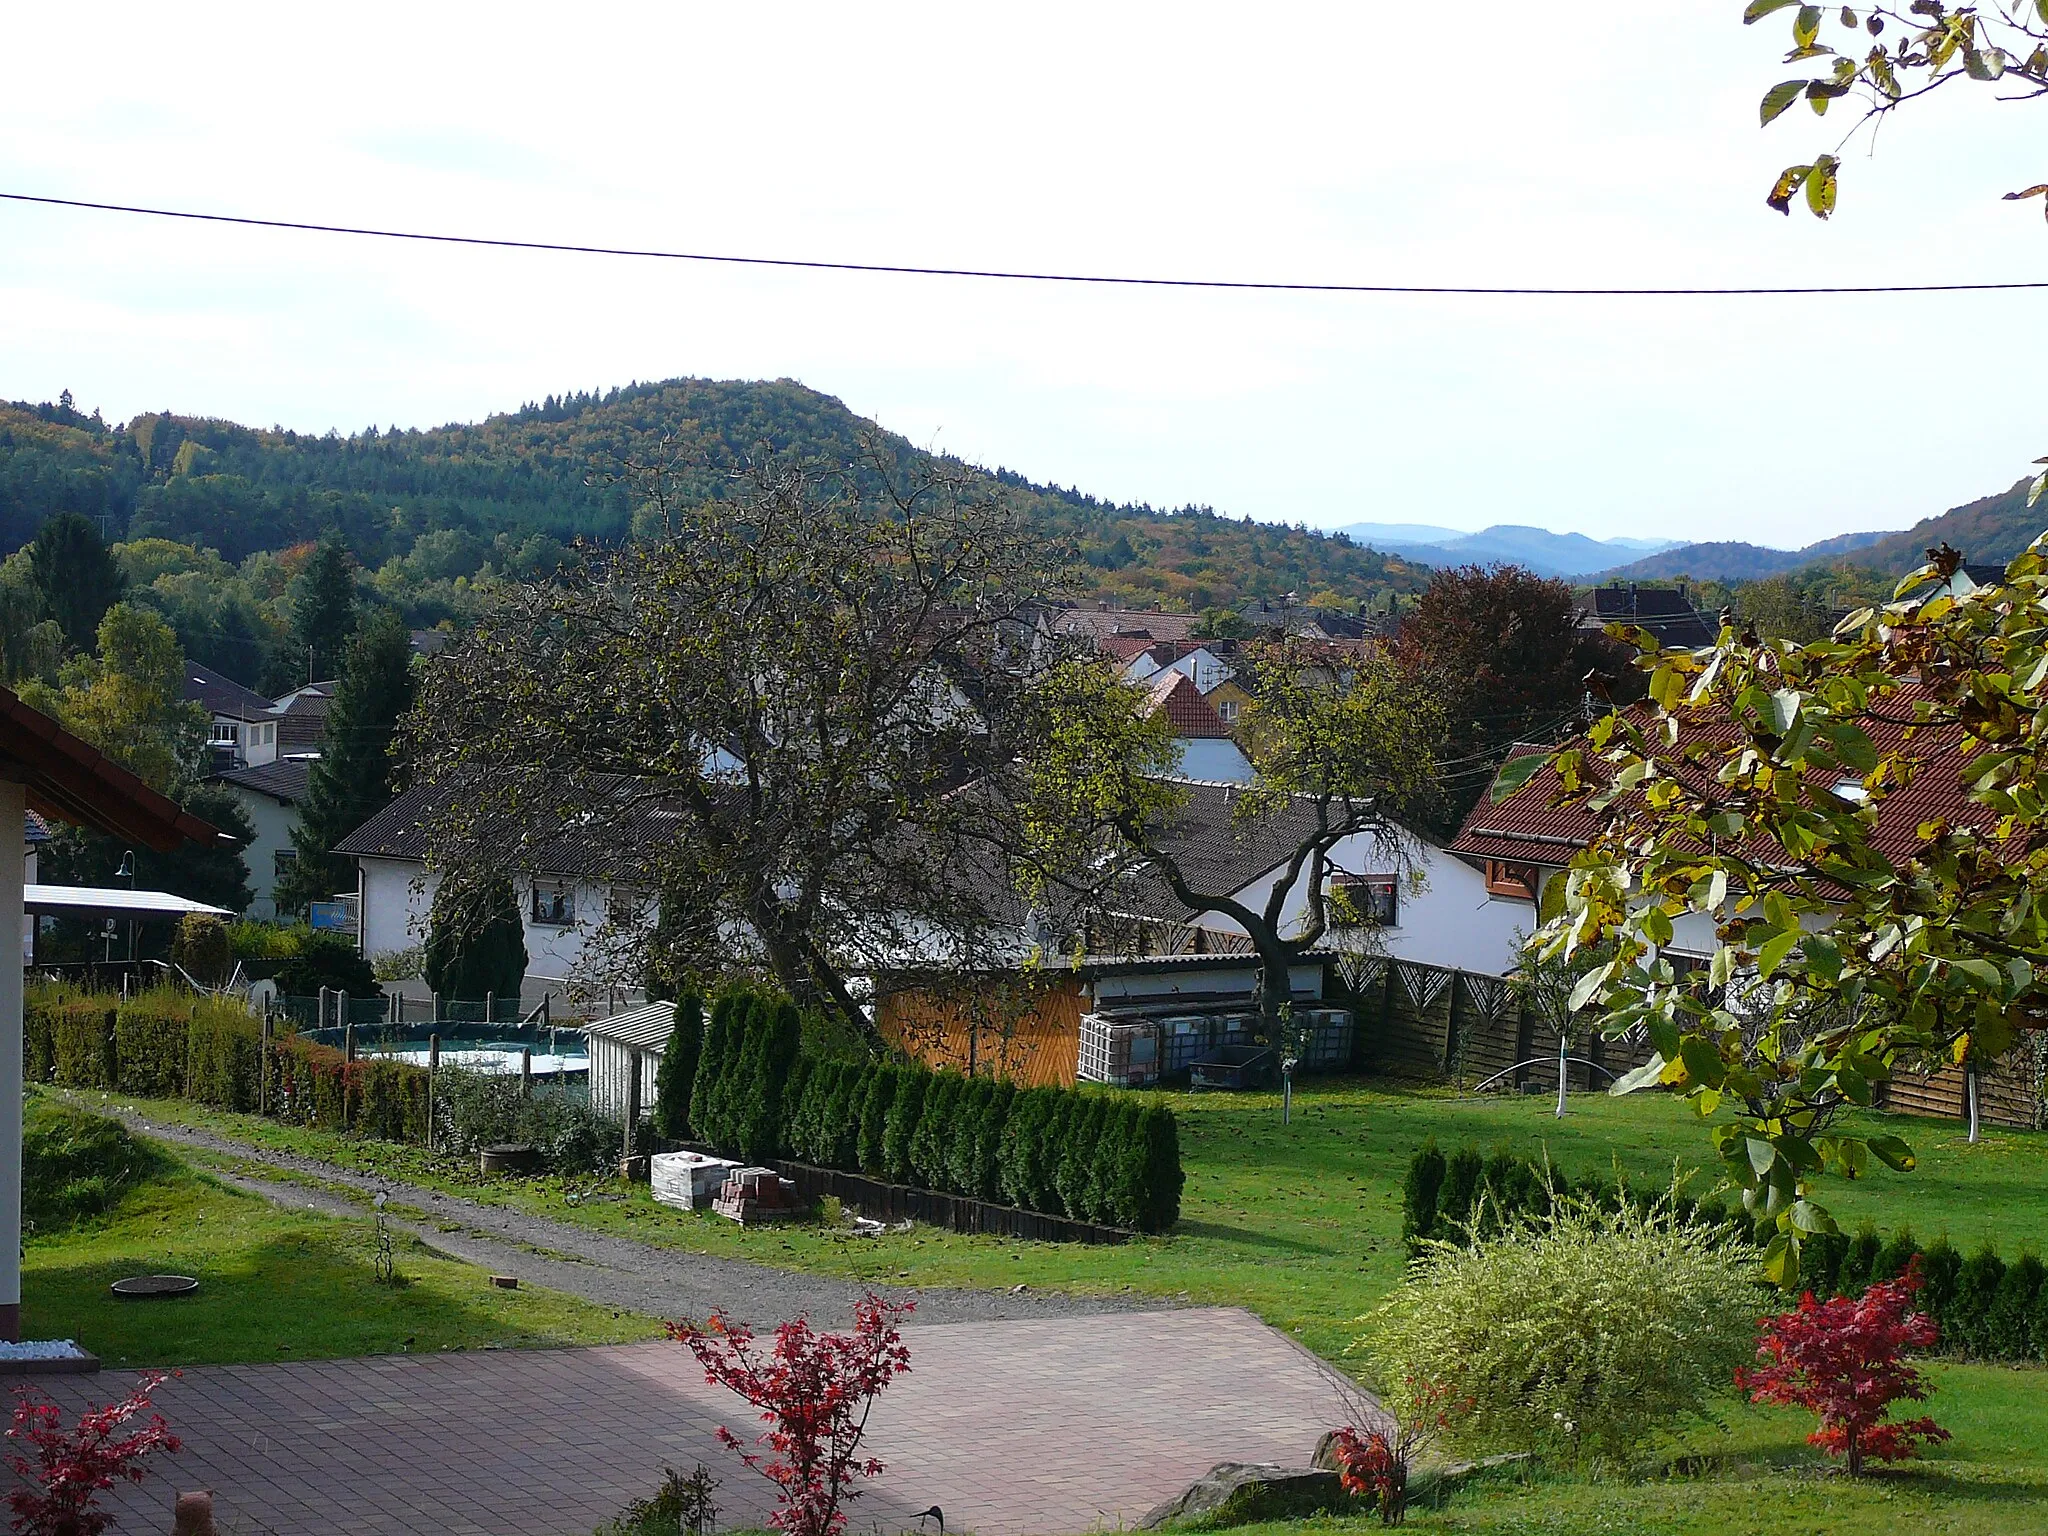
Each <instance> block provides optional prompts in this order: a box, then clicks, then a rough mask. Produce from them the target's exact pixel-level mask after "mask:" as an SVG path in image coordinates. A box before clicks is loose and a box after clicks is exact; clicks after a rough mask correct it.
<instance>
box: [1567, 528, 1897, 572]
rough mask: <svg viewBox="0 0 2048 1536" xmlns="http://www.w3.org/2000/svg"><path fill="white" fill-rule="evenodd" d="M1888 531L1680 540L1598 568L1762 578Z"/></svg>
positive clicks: (1828, 557) (1849, 549) (1852, 548)
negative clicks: (1786, 541)
mask: <svg viewBox="0 0 2048 1536" xmlns="http://www.w3.org/2000/svg"><path fill="white" fill-rule="evenodd" d="M1887 537H1889V535H1887V534H1882V533H1843V534H1837V535H1836V536H1835V537H1834V538H1832V539H1822V540H1820V541H1819V542H1817V543H1813V544H1809V545H1807V546H1806V547H1805V548H1804V549H1771V548H1769V547H1768V546H1766V545H1762V544H1743V543H1739V542H1735V541H1732V540H1731V541H1723V542H1717V543H1709V544H1681V545H1679V546H1678V547H1676V548H1675V549H1666V550H1660V551H1658V552H1657V553H1656V554H1654V555H1646V556H1644V557H1643V558H1642V559H1640V560H1634V561H1631V562H1630V563H1629V564H1627V565H1623V566H1617V567H1616V568H1615V569H1613V570H1611V571H1606V572H1603V573H1602V578H1601V579H1603V580H1607V579H1614V580H1620V581H1669V580H1671V579H1672V578H1673V577H1677V576H1689V577H1691V578H1692V579H1693V580H1694V581H1761V580H1762V579H1763V578H1764V577H1766V576H1781V575H1783V574H1784V573H1785V572H1787V571H1796V570H1800V569H1802V568H1803V567H1806V566H1809V565H1813V564H1815V563H1817V562H1821V561H1833V560H1839V559H1840V558H1841V557H1843V556H1844V555H1848V554H1853V553H1855V552H1856V551H1858V550H1863V549H1868V548H1869V547H1870V546H1871V545H1873V544H1876V543H1877V542H1878V541H1879V540H1880V539H1884V538H1887ZM1869 559H1870V557H1869V556H1867V555H1862V556H1858V559H1857V562H1856V563H1857V564H1859V565H1860V564H1865V563H1868V562H1869Z"/></svg>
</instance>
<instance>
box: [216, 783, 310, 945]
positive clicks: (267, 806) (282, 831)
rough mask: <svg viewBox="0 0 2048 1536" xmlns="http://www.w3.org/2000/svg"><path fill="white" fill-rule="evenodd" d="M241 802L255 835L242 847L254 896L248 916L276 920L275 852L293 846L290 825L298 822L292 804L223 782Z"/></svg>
mask: <svg viewBox="0 0 2048 1536" xmlns="http://www.w3.org/2000/svg"><path fill="white" fill-rule="evenodd" d="M224 787H225V788H226V789H227V790H228V792H229V793H231V794H232V795H233V796H234V797H235V799H236V800H237V801H238V802H239V803H240V805H241V807H242V811H243V813H244V814H245V815H247V816H248V818H249V824H250V825H251V826H253V827H254V828H255V829H256V835H255V837H253V838H252V839H250V841H249V844H248V846H247V847H245V848H244V849H243V850H242V862H243V863H244V864H247V865H248V866H249V889H251V890H252V891H254V892H255V893H256V899H255V900H254V901H252V902H250V903H249V916H251V917H254V918H259V919H261V920H262V921H264V922H266V923H268V922H275V921H276V920H277V916H278V911H277V900H276V896H277V855H278V853H279V851H280V850H287V849H289V848H290V847H291V846H292V828H294V827H296V826H297V825H298V824H299V810H298V807H297V806H294V805H279V804H278V803H277V802H276V801H275V800H273V799H271V798H270V796H268V795H265V794H259V793H257V792H256V791H255V790H253V789H245V788H244V787H242V786H241V785H239V784H228V785H225V786H224Z"/></svg>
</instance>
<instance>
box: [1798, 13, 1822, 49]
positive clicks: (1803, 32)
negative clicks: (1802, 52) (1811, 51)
mask: <svg viewBox="0 0 2048 1536" xmlns="http://www.w3.org/2000/svg"><path fill="white" fill-rule="evenodd" d="M1819 36H1820V7H1819V6H1817V5H1802V6H1800V7H1799V14H1798V15H1797V16H1794V17H1793V18H1792V41H1793V42H1794V43H1796V44H1798V45H1799V46H1800V47H1801V48H1811V47H1812V46H1813V40H1814V39H1815V38H1817V37H1819Z"/></svg>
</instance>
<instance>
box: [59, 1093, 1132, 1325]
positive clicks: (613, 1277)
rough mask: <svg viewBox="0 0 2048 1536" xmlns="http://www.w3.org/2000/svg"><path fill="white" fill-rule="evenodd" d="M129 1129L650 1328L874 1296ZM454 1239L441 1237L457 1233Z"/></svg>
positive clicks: (148, 1124) (1028, 1296)
mask: <svg viewBox="0 0 2048 1536" xmlns="http://www.w3.org/2000/svg"><path fill="white" fill-rule="evenodd" d="M96 1112H98V1113H105V1114H112V1115H113V1116H115V1117H116V1118H117V1119H119V1120H121V1121H122V1122H123V1123H124V1124H126V1125H127V1126H128V1127H129V1128H130V1129H131V1130H135V1131H139V1132H141V1133H142V1134H144V1135H147V1136H150V1137H153V1138H155V1139H156V1140H158V1141H163V1142H169V1143H171V1144H173V1145H178V1146H188V1147H199V1148H204V1149H206V1150H208V1151H211V1152H217V1153H224V1154H227V1155H229V1156H232V1157H238V1158H243V1159H247V1160H249V1161H252V1162H260V1163H264V1164H267V1165H269V1166H271V1167H273V1168H280V1169H284V1170H286V1171H288V1172H291V1173H297V1174H303V1175H305V1176H307V1177H309V1178H316V1179H319V1180H321V1181H322V1182H323V1183H327V1184H334V1185H341V1186H345V1187H347V1188H350V1189H354V1190H358V1191H361V1192H363V1193H365V1194H374V1193H376V1192H377V1191H378V1190H385V1191H387V1192H388V1193H389V1195H390V1197H391V1199H392V1201H394V1202H396V1203H399V1204H402V1205H409V1206H412V1207H414V1208H416V1209H418V1210H421V1211H424V1212H426V1213H427V1217H428V1219H427V1220H425V1221H413V1220H407V1219H403V1218H400V1217H398V1216H393V1217H392V1222H391V1224H392V1226H393V1227H394V1228H397V1229H399V1230H402V1231H405V1232H409V1233H411V1234H413V1235H414V1236H416V1237H418V1238H419V1239H420V1240H421V1241H422V1242H424V1243H425V1244H426V1245H427V1246H428V1247H430V1248H433V1249H435V1250H437V1251H438V1252H441V1253H445V1254H447V1255H449V1256H450V1257H453V1258H458V1259H462V1260H464V1261H466V1262H468V1263H471V1264H475V1265H477V1266H479V1267H481V1268H484V1269H487V1270H489V1271H490V1272H491V1273H492V1274H496V1275H514V1276H517V1277H518V1279H519V1282H520V1283H521V1284H522V1285H538V1286H543V1287H545V1288H547V1289H549V1290H554V1291H563V1292H566V1293H567V1294H569V1295H572V1296H580V1297H582V1298H583V1299H584V1300H586V1301H590V1302H594V1303H596V1304H598V1305H599V1306H606V1307H617V1308H620V1309H621V1310H624V1311H630V1312H638V1313H642V1314H644V1315H646V1316H650V1317H662V1318H677V1317H689V1318H703V1317H706V1316H709V1315H710V1313H711V1312H712V1311H714V1310H717V1311H721V1312H723V1313H724V1314H725V1315H726V1316H727V1317H730V1318H733V1319H734V1320H736V1321H739V1322H744V1323H747V1324H749V1325H750V1326H752V1327H755V1328H762V1327H773V1326H774V1325H775V1324H776V1323H778V1322H781V1321H783V1320H784V1319H786V1318H791V1317H795V1316H796V1315H798V1314H799V1313H804V1314H807V1315H808V1316H809V1317H810V1318H811V1319H812V1320H813V1321H814V1322H817V1323H819V1324H821V1325H823V1326H829V1327H844V1326H846V1325H848V1324H849V1323H850V1322H851V1321H852V1317H853V1304H854V1302H855V1301H856V1300H857V1299H858V1298H859V1297H860V1295H861V1294H862V1293H863V1292H864V1291H865V1290H866V1289H867V1287H865V1286H863V1285H860V1284H858V1283H856V1282H854V1281H850V1280H840V1279H835V1278H832V1277H830V1276H826V1275H813V1274H805V1273H802V1272H800V1271H797V1270H787V1269H775V1268H772V1267H770V1266H768V1265H765V1264H753V1263H749V1262H747V1261H745V1260H742V1259H722V1258H715V1257H712V1256H710V1255H707V1254H694V1253H684V1252H682V1251H680V1250H678V1249H674V1248H665V1247H661V1246H658V1245H656V1244H653V1243H641V1242H635V1241H634V1240H632V1239H631V1238H624V1237H614V1236H612V1235H610V1234H608V1233H602V1232H594V1231H592V1230H590V1229H589V1228H587V1227H582V1226H578V1225H576V1224H574V1223H572V1222H565V1221H556V1220H554V1219H552V1218H550V1217H546V1216H535V1215H531V1214H529V1213H527V1212H524V1211H518V1210H512V1209H508V1208H506V1207H504V1206H497V1205H487V1204H485V1203H483V1202H482V1201H477V1200H466V1199H464V1198H462V1197H461V1196H459V1195H450V1194H445V1193H443V1192H441V1191H439V1190H434V1189H428V1188H425V1187H424V1186H421V1185H417V1184H406V1183H394V1182H391V1181H389V1180H384V1179H379V1178H375V1177H373V1176H371V1175H369V1174H364V1173H359V1172H357V1171H356V1170H354V1169H351V1168H343V1167H339V1166H337V1165H336V1164H333V1163H328V1162H323V1161H321V1160H320V1159H318V1158H312V1157H304V1156H300V1155H298V1154H294V1153H288V1152H279V1151H272V1150H270V1149H268V1148H255V1147H250V1146H248V1145H246V1144H244V1143H242V1142H238V1141H235V1140H234V1139H233V1138H231V1137H227V1136H220V1135H216V1134H214V1133H213V1132H211V1131H202V1130H195V1129H192V1128H190V1127H186V1126H179V1125H166V1124H163V1123H161V1122H159V1121H155V1120H152V1119H150V1118H149V1117H148V1116H147V1115H143V1114H140V1113H138V1112H136V1111H134V1110H132V1109H124V1108H119V1107H111V1106H110V1107H108V1108H106V1109H100V1110H97V1111H96ZM222 1177H223V1179H224V1182H226V1183H229V1184H232V1185H234V1186H236V1187H237V1188H240V1189H244V1190H248V1191H249V1192H251V1193H253V1194H259V1195H262V1196H263V1197H264V1198H265V1199H268V1200H271V1201H274V1202H275V1203H276V1204H278V1205H282V1206H289V1207H293V1208H295V1209H300V1210H314V1211H319V1212H321V1213H323V1214H325V1215H330V1216H340V1217H345V1218H348V1219H351V1220H356V1221H368V1220H369V1219H370V1214H369V1212H367V1211H366V1210H365V1209H364V1208H363V1206H362V1205H361V1204H359V1203H358V1202H356V1201H354V1200H351V1199H349V1198H348V1197H346V1196H344V1195H341V1194H337V1193H333V1192H331V1191H328V1190H319V1189H309V1188H306V1187H305V1186H303V1185H299V1184H294V1183H290V1182H288V1181H281V1180H272V1179H265V1178H262V1177H261V1176H259V1175H249V1174H228V1175H223V1176H222ZM457 1223H459V1226H457V1227H456V1228H455V1230H443V1227H444V1226H446V1225H450V1224H457ZM874 1289H875V1290H876V1292H877V1293H878V1294H880V1295H882V1296H885V1297H888V1298H890V1299H892V1300H908V1301H915V1302H916V1303H917V1321H918V1322H919V1323H920V1324H925V1325H932V1324H939V1323H977V1322H1011V1321H1025V1320H1029V1319H1034V1318H1058V1317H1077V1316H1086V1315H1089V1314H1094V1313H1102V1312H1131V1311H1141V1310H1150V1309H1156V1308H1159V1307H1163V1306H1170V1305H1172V1303H1170V1302H1163V1301H1161V1300H1159V1299H1157V1298H1155V1297H1138V1296H1079V1295H1069V1294H1067V1293H1064V1292H1057V1291H1014V1292H1013V1291H976V1290H961V1289H955V1288H948V1287H938V1286H881V1285H877V1286H875V1287H874Z"/></svg>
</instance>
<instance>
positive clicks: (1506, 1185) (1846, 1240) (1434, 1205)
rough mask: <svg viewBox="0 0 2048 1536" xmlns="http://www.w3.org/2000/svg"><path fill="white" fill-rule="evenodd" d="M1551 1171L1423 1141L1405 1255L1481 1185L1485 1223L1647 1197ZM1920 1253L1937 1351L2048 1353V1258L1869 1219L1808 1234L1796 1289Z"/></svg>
mask: <svg viewBox="0 0 2048 1536" xmlns="http://www.w3.org/2000/svg"><path fill="white" fill-rule="evenodd" d="M1545 1172H1546V1170H1545V1169H1544V1167H1543V1165H1542V1164H1540V1163H1538V1162H1536V1161H1534V1160H1533V1159H1530V1158H1526V1157H1520V1156H1517V1155H1516V1154H1514V1153H1512V1152H1505V1151H1497V1152H1495V1153H1493V1154H1492V1155H1491V1156H1490V1157H1489V1156H1485V1155H1482V1154H1481V1153H1480V1152H1479V1150H1478V1149H1477V1148H1476V1147H1469V1146H1468V1147H1461V1148H1459V1149H1458V1150H1457V1151H1456V1152H1453V1153H1451V1154H1450V1155H1449V1156H1448V1157H1447V1156H1445V1154H1444V1153H1443V1152H1442V1151H1441V1150H1439V1149H1438V1147H1437V1145H1436V1143H1435V1142H1434V1141H1433V1140H1432V1141H1429V1142H1426V1143H1424V1145H1423V1146H1422V1148H1421V1150H1420V1151H1418V1152H1416V1153H1415V1155H1414V1156H1413V1157H1411V1158H1410V1159H1409V1160H1408V1176H1407V1179H1406V1182H1405V1184H1404V1187H1403V1190H1402V1201H1401V1232H1402V1236H1403V1237H1404V1238H1406V1239H1407V1241H1408V1247H1409V1252H1410V1253H1411V1254H1412V1253H1413V1252H1415V1250H1416V1248H1417V1247H1418V1246H1419V1245H1420V1243H1421V1242H1422V1240H1423V1239H1425V1238H1431V1237H1450V1236H1452V1235H1453V1234H1454V1233H1456V1232H1457V1230H1458V1229H1459V1228H1460V1226H1461V1225H1462V1224H1464V1223H1466V1222H1469V1221H1471V1220H1472V1216H1473V1212H1474V1210H1475V1209H1477V1207H1478V1205H1479V1197H1480V1195H1481V1193H1482V1192H1485V1193H1486V1194H1487V1195H1488V1197H1489V1201H1488V1207H1487V1213H1488V1216H1487V1219H1488V1224H1489V1225H1490V1224H1492V1223H1493V1222H1494V1221H1496V1220H1498V1219H1500V1218H1502V1217H1506V1216H1513V1215H1517V1214H1525V1213H1526V1214H1537V1215H1540V1214H1542V1213H1544V1212H1546V1211H1548V1210H1549V1209H1550V1205H1551V1195H1550V1190H1551V1188H1552V1187H1554V1188H1556V1189H1557V1191H1558V1192H1559V1193H1563V1192H1565V1191H1567V1190H1569V1191H1570V1192H1571V1193H1573V1194H1578V1195H1584V1196H1589V1197H1591V1198H1593V1199H1595V1200H1597V1201H1599V1202H1600V1203H1602V1204H1604V1205H1609V1206H1612V1205H1614V1204H1616V1203H1618V1202H1619V1201H1621V1200H1622V1199H1629V1200H1635V1201H1642V1200H1644V1199H1645V1197H1644V1196H1643V1195H1642V1194H1640V1193H1639V1192H1637V1191H1635V1190H1627V1189H1624V1188H1623V1187H1622V1186H1621V1185H1620V1184H1619V1182H1618V1181H1617V1180H1616V1179H1615V1178H1614V1177H1613V1176H1612V1175H1609V1176H1606V1177H1602V1176H1600V1175H1598V1174H1594V1175H1589V1176H1587V1177H1585V1178H1583V1179H1580V1180H1577V1181H1573V1180H1569V1179H1567V1178H1565V1177H1564V1176H1563V1175H1561V1174H1559V1173H1558V1172H1557V1171H1556V1170H1555V1169H1551V1170H1548V1172H1549V1180H1548V1181H1547V1182H1546V1179H1545ZM1678 1208H1679V1214H1680V1216H1681V1217H1683V1218H1685V1219H1688V1220H1692V1221H1696V1222H1699V1223H1701V1224H1703V1225H1706V1226H1712V1227H1720V1228H1724V1229H1725V1230H1726V1231H1727V1232H1728V1233H1729V1235H1731V1236H1734V1237H1740V1238H1749V1237H1751V1236H1752V1235H1753V1233H1754V1227H1753V1225H1752V1222H1751V1220H1750V1218H1749V1217H1748V1216H1747V1215H1746V1214H1745V1213H1743V1212H1742V1211H1740V1210H1735V1211H1730V1210H1729V1209H1728V1208H1727V1207H1725V1206H1724V1205H1723V1204H1722V1203H1721V1202H1720V1201H1718V1200H1705V1201H1700V1202H1698V1203H1694V1202H1691V1201H1687V1200H1683V1199H1681V1200H1680V1201H1679V1206H1678ZM1916 1258H1917V1259H1918V1260H1919V1261H1920V1277H1921V1280H1922V1281H1923V1284H1922V1287H1921V1290H1920V1294H1919V1300H1918V1303H1917V1305H1918V1306H1919V1308H1920V1310H1922V1311H1924V1312H1926V1313H1927V1314H1928V1315H1929V1316H1931V1317H1932V1318H1933V1319H1934V1321H1935V1323H1936V1325H1937V1326H1938V1327H1939V1328H1940V1329H1941V1343H1940V1345H1939V1346H1938V1347H1939V1349H1940V1350H1941V1352H1943V1353H1945V1354H1953V1355H1961V1356H1964V1357H1966V1358H1969V1359H1978V1360H2001V1361H2022V1360H2048V1283H2044V1282H2048V1265H2044V1264H2043V1263H2042V1261H2041V1260H2040V1259H2039V1258H2037V1257H2036V1256H2035V1255H2034V1254H2032V1253H2025V1252H2023V1253H2021V1254H2020V1256H2019V1257H2018V1258H2016V1259H2014V1260H2012V1261H2011V1262H2010V1263H2008V1262H2007V1261H2006V1260H2005V1259H2003V1258H2001V1257H2000V1256H1999V1254H1998V1251H1997V1250H1996V1249H1995V1248H1994V1247H1992V1245H1991V1244H1989V1243H1986V1244H1985V1245H1984V1246H1982V1247H1981V1248H1979V1249H1978V1250H1977V1251H1976V1252H1975V1253H1973V1254H1971V1255H1970V1256H1969V1257H1967V1258H1965V1257H1964V1256H1963V1255H1962V1254H1961V1253H1959V1252H1957V1250H1956V1249H1955V1248H1954V1246H1953V1245H1951V1244H1950V1242H1949V1240H1948V1239H1947V1238H1946V1237H1941V1238H1937V1239H1935V1241H1933V1242H1932V1243H1929V1244H1928V1245H1927V1246H1926V1247H1924V1248H1923V1247H1922V1246H1921V1245H1920V1244H1919V1243H1918V1242H1917V1241H1916V1240H1915V1239H1914V1237H1913V1233H1912V1229H1911V1228H1908V1227H1900V1228H1898V1229H1896V1230H1895V1231H1893V1232H1892V1233H1891V1234H1889V1235H1888V1236H1887V1235H1886V1234H1885V1233H1883V1232H1881V1231H1879V1230H1878V1228H1877V1227H1876V1226H1875V1225H1873V1224H1871V1223H1868V1222H1866V1223H1865V1224H1864V1225H1863V1226H1862V1227H1861V1228H1860V1229H1859V1230H1858V1231H1857V1232H1856V1233H1855V1235H1854V1236H1851V1235H1850V1234H1848V1233H1846V1232H1840V1233H1837V1232H1816V1233H1812V1234H1810V1235H1809V1236H1807V1237H1806V1239H1805V1240H1804V1242H1803V1243H1802V1244H1801V1252H1800V1263H1799V1280H1800V1286H1801V1289H1803V1290H1808V1291H1811V1292H1813V1293H1814V1294H1815V1295H1816V1296H1860V1295H1862V1294H1863V1292H1864V1291H1865V1289H1867V1288H1868V1287H1869V1286H1870V1285H1871V1284H1872V1283H1873V1282H1876V1281H1879V1280H1894V1279H1897V1278H1898V1277H1899V1276H1900V1275H1902V1274H1904V1273H1905V1272H1906V1266H1907V1265H1909V1264H1911V1263H1912V1262H1913V1261H1914V1260H1915V1259H1916Z"/></svg>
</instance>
